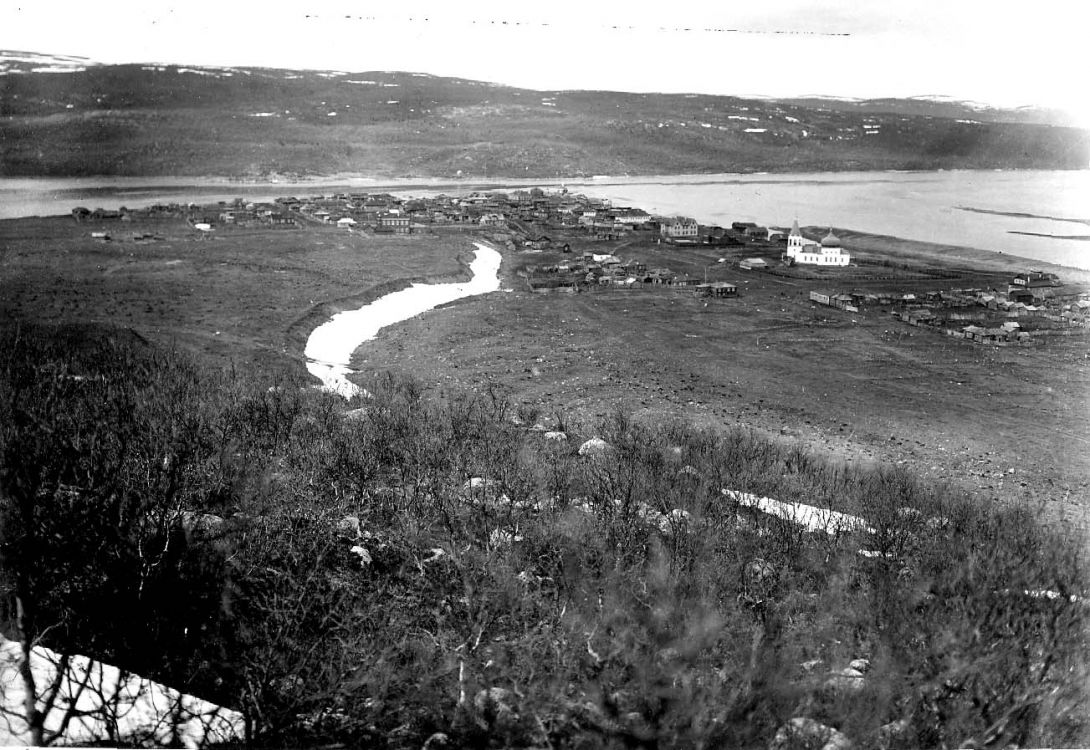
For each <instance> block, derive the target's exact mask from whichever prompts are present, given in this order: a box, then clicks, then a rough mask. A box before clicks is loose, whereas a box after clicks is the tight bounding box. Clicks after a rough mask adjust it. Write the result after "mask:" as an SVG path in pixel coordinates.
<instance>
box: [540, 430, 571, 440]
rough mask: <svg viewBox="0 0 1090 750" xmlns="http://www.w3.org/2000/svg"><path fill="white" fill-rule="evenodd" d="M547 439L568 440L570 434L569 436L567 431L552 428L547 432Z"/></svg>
mask: <svg viewBox="0 0 1090 750" xmlns="http://www.w3.org/2000/svg"><path fill="white" fill-rule="evenodd" d="M545 439H546V440H567V439H568V436H567V434H566V433H563V432H559V431H557V430H550V431H549V432H546V433H545Z"/></svg>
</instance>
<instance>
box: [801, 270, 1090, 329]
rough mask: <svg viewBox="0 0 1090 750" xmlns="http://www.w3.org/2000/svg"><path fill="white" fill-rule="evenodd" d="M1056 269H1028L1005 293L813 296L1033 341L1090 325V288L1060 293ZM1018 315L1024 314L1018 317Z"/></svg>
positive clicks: (854, 308)
mask: <svg viewBox="0 0 1090 750" xmlns="http://www.w3.org/2000/svg"><path fill="white" fill-rule="evenodd" d="M1058 286H1060V280H1059V278H1058V277H1057V276H1056V275H1055V274H1051V273H1043V272H1041V271H1030V272H1027V273H1023V274H1019V275H1018V276H1016V277H1015V278H1014V279H1012V280H1011V282H1010V284H1009V285H1008V291H1007V293H1006V294H1003V293H1002V292H1000V291H998V290H995V289H950V290H942V291H930V292H922V293H919V294H916V293H882V292H860V291H853V292H842V293H836V292H826V291H812V292H810V300H811V301H812V302H816V303H818V304H821V305H829V306H830V307H836V308H839V309H841V310H845V311H847V312H859V311H860V310H861V309H863V308H864V307H866V306H874V305H879V306H888V307H892V308H894V309H892V310H891V311H890V312H891V314H892V315H893V317H894V318H895V319H897V320H900V321H902V322H904V323H908V324H909V325H913V326H924V327H929V328H935V329H941V330H943V331H944V332H945V333H946V334H947V335H949V336H953V337H955V338H964V339H969V340H971V341H977V342H980V343H988V344H997V345H1002V344H1011V343H1017V344H1029V343H1032V342H1031V338H1030V332H1029V331H1026V330H1024V329H1023V327H1024V325H1031V326H1033V327H1034V328H1035V329H1036V330H1044V329H1052V330H1055V329H1064V328H1072V327H1090V293H1080V294H1073V295H1070V294H1069V295H1063V296H1060V295H1057V294H1056V288H1057V287H1058ZM1019 319H1020V320H1019Z"/></svg>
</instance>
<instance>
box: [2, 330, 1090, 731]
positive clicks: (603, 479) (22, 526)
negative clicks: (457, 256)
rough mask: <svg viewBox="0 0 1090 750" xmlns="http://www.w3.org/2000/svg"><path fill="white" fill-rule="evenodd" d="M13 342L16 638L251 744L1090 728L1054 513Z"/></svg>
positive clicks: (95, 350)
mask: <svg viewBox="0 0 1090 750" xmlns="http://www.w3.org/2000/svg"><path fill="white" fill-rule="evenodd" d="M0 351H2V352H4V354H3V355H2V362H0V457H2V463H0V512H2V513H3V527H2V536H0V554H2V558H0V561H2V569H0V585H2V586H3V589H2V593H3V600H2V607H3V609H2V612H0V613H2V614H3V615H4V623H3V628H4V631H5V632H6V633H8V634H9V636H12V637H14V636H15V635H18V636H19V637H20V638H22V639H24V640H26V641H28V642H33V643H42V644H45V645H49V646H51V647H52V648H54V649H57V650H58V651H61V652H67V653H83V654H88V655H92V656H94V657H96V658H99V659H102V660H105V661H109V662H112V663H116V664H119V665H122V666H124V667H125V668H127V669H131V670H133V671H138V672H140V673H143V674H145V675H147V676H149V677H153V678H155V679H158V680H160V681H162V682H165V683H167V684H169V685H172V686H175V687H178V688H179V689H182V690H185V691H187V692H191V693H195V694H197V695H200V696H201V697H204V698H206V699H209V700H214V701H216V702H219V703H221V704H224V705H226V706H229V707H232V708H236V709H238V710H240V711H242V712H243V713H244V715H245V716H246V719H247V728H248V733H249V738H248V739H249V741H250V742H252V743H254V744H257V745H277V744H279V745H285V744H286V745H293V746H298V745H303V744H311V743H314V744H318V743H326V742H345V743H349V744H355V745H360V746H369V747H370V746H389V747H420V746H422V745H424V744H425V743H426V742H428V741H429V738H431V742H432V746H437V745H438V744H439V743H440V741H441V739H442V738H441V737H438V736H437V735H439V734H442V735H445V738H446V741H447V743H448V745H449V746H465V747H492V746H533V747H546V746H553V747H559V746H571V747H601V746H617V747H622V746H624V747H631V746H645V747H651V746H654V747H660V746H662V747H713V746H736V747H763V746H765V745H767V744H768V743H769V741H770V740H772V738H773V736H774V735H775V734H776V731H777V729H778V728H779V727H781V726H782V725H784V723H785V722H786V721H787V720H789V719H791V718H793V717H806V718H810V719H814V720H816V721H819V722H821V723H822V724H825V725H828V726H832V727H836V728H838V729H840V730H841V731H842V732H844V733H845V734H846V735H847V736H849V737H851V738H853V739H855V740H857V741H858V742H861V743H874V744H882V745H884V746H886V747H896V746H903V747H922V746H936V747H937V746H955V745H959V744H961V743H965V742H975V743H978V744H980V745H984V744H989V746H1002V745H1003V744H1024V743H1034V744H1039V745H1063V744H1079V743H1082V744H1086V742H1087V741H1088V740H1090V729H1088V727H1087V726H1086V720H1085V718H1084V717H1085V715H1086V713H1087V712H1086V710H1085V709H1086V703H1085V694H1084V692H1083V690H1082V687H1083V684H1084V682H1085V678H1086V676H1087V673H1086V664H1085V659H1084V654H1085V653H1086V650H1085V649H1086V645H1087V644H1086V639H1085V632H1084V628H1085V619H1084V614H1085V609H1084V601H1083V600H1082V599H1081V598H1080V597H1081V596H1082V592H1083V591H1084V590H1085V585H1084V584H1085V580H1084V574H1083V568H1082V563H1081V560H1080V559H1079V554H1078V551H1079V548H1080V545H1079V543H1078V541H1077V540H1073V539H1068V538H1065V537H1064V536H1063V535H1062V534H1061V533H1060V532H1058V531H1057V530H1056V529H1054V528H1050V527H1047V526H1045V525H1042V524H1041V523H1039V522H1038V519H1037V518H1036V517H1035V514H1034V513H1032V512H1031V511H1030V510H1027V509H1024V508H1001V507H994V506H988V505H986V504H982V503H981V502H979V501H975V500H973V499H971V498H966V497H962V496H959V495H958V494H957V493H955V492H952V491H951V490H949V489H947V488H944V487H936V486H930V485H925V484H923V483H921V482H919V481H917V480H915V479H914V478H913V477H911V476H910V475H908V474H906V473H905V472H904V471H901V470H899V469H891V468H883V469H878V470H865V469H861V468H853V467H847V466H844V465H839V464H836V465H834V464H831V463H828V462H824V461H821V460H818V459H816V458H815V457H813V456H811V455H808V454H806V453H805V452H803V451H801V450H799V449H798V448H797V447H792V446H784V445H780V444H775V443H772V442H769V441H767V440H764V439H761V438H759V437H757V436H755V435H754V434H752V433H750V432H748V431H746V430H744V429H731V430H726V431H719V432H713V431H708V430H698V429H694V428H692V427H691V426H687V425H685V424H683V423H666V424H645V423H641V422H634V421H632V420H630V419H628V418H627V417H625V416H624V415H620V414H618V415H613V416H611V417H610V418H609V419H607V420H604V421H603V422H602V423H600V424H593V425H591V424H580V423H575V422H574V421H572V420H568V422H567V423H564V422H563V420H562V419H561V422H560V424H559V426H561V427H563V428H564V431H565V434H566V437H567V439H566V440H565V439H561V438H560V437H559V436H557V435H555V434H550V435H548V436H546V435H545V433H544V432H543V431H542V430H540V429H535V428H534V426H532V425H531V424H530V423H528V421H527V418H529V417H535V416H537V415H536V414H533V413H532V412H529V411H527V410H525V409H522V410H518V409H512V407H511V405H510V401H509V399H508V398H506V397H505V395H504V394H502V393H500V392H498V391H497V390H495V389H487V390H484V391H481V392H457V393H450V392H435V391H432V390H429V389H426V388H424V387H423V386H422V385H421V384H420V383H418V382H416V381H414V380H412V379H411V378H407V377H401V376H393V375H389V376H385V377H383V378H379V379H378V380H377V381H376V382H374V383H369V384H367V385H368V389H369V390H370V391H371V393H372V397H371V398H370V399H368V400H366V401H360V402H359V403H353V404H348V405H345V404H344V403H343V402H340V401H338V400H337V399H336V398H334V397H332V396H329V395H326V394H321V393H318V392H316V391H314V390H313V389H310V388H306V387H300V385H301V384H298V383H290V382H281V383H276V384H271V385H270V384H268V383H258V382H256V379H253V378H246V377H243V376H242V375H240V374H238V373H221V372H210V371H208V370H205V369H202V368H201V367H199V366H197V365H196V364H194V363H193V362H192V361H190V360H189V359H187V358H186V357H184V356H182V355H179V354H177V353H173V352H163V351H161V350H158V349H155V348H153V347H150V346H147V345H145V344H143V343H141V342H138V341H135V340H132V339H131V338H130V337H127V336H126V335H124V334H123V333H121V332H117V331H106V332H102V331H88V330H76V331H71V330H67V331H53V330H46V329H40V330H29V331H22V332H20V333H19V334H17V335H9V336H8V337H7V339H6V340H5V341H3V342H2V343H0ZM520 416H521V417H522V419H520V418H519V417H520ZM555 421H556V420H554V422H555ZM556 426H557V425H555V424H554V427H556ZM591 436H595V437H599V438H601V439H602V440H604V441H605V443H606V444H607V446H606V447H604V448H602V449H601V450H599V451H597V452H590V454H589V455H580V453H579V451H578V448H579V446H580V444H581V442H582V441H583V440H584V439H586V438H589V437H591ZM724 488H726V489H730V490H736V491H739V492H748V493H755V494H758V495H766V496H770V497H773V498H776V499H778V500H781V501H784V502H801V503H806V504H809V505H813V506H820V507H824V508H832V509H835V510H839V511H843V512H847V513H851V514H855V515H858V516H862V517H863V518H864V519H865V520H866V524H867V525H868V526H869V527H870V528H869V529H867V530H862V529H854V530H848V529H830V531H832V532H833V533H826V532H825V531H819V532H808V531H806V530H805V529H804V528H803V527H802V526H800V525H799V524H796V523H793V522H792V521H790V520H784V519H779V518H775V517H773V516H770V515H765V514H762V513H758V512H756V511H755V510H753V509H751V508H748V507H744V505H742V504H740V503H739V502H738V501H737V499H736V496H733V495H730V494H724V493H723V492H722V490H723V489H724ZM859 659H865V660H866V663H859V662H856V664H855V667H856V668H857V671H856V672H845V671H844V670H845V669H847V668H848V667H849V665H850V664H851V663H852V662H853V661H854V660H859ZM860 672H863V674H862V676H859V674H860ZM42 739H43V740H48V739H50V738H49V737H47V736H43V737H42Z"/></svg>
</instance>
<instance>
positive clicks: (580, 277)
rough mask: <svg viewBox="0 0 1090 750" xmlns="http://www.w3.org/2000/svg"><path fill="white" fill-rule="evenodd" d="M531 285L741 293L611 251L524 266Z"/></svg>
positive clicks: (540, 289)
mask: <svg viewBox="0 0 1090 750" xmlns="http://www.w3.org/2000/svg"><path fill="white" fill-rule="evenodd" d="M522 275H523V276H524V277H525V278H526V281H527V284H528V285H529V287H530V289H531V290H533V291H537V292H547V291H553V290H563V291H577V290H579V289H583V288H586V287H588V286H599V287H602V286H618V287H628V288H632V287H636V286H644V285H653V286H677V287H691V288H693V290H694V291H695V292H696V293H697V294H701V295H703V296H708V297H733V296H736V295H737V293H738V288H737V286H735V285H734V284H731V283H729V282H726V281H714V282H708V281H706V280H701V279H699V278H696V277H693V276H686V275H683V274H678V273H675V272H674V271H672V270H671V269H669V268H665V267H655V268H648V267H647V265H646V264H645V263H643V262H641V261H638V260H635V259H630V260H621V259H620V258H618V257H617V256H615V255H612V254H597V253H583V255H582V257H581V259H579V260H572V261H568V262H563V263H555V264H548V265H541V266H535V265H529V266H526V267H525V268H524V269H523V270H522Z"/></svg>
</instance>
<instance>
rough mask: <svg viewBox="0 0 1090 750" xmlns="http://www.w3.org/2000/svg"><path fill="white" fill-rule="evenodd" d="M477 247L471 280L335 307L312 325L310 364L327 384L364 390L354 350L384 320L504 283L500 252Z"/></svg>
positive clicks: (343, 391)
mask: <svg viewBox="0 0 1090 750" xmlns="http://www.w3.org/2000/svg"><path fill="white" fill-rule="evenodd" d="M473 244H474V245H476V246H477V250H476V252H475V253H474V258H473V261H472V262H471V263H470V264H469V270H470V272H471V273H472V274H473V275H472V278H470V280H469V281H456V282H450V283H446V284H413V285H412V286H409V287H407V288H405V289H401V290H399V291H396V292H391V293H390V294H387V295H385V296H383V297H379V298H378V299H376V300H375V301H374V302H371V303H369V304H367V305H364V306H363V307H361V308H359V309H358V310H346V311H345V312H341V313H337V314H336V315H334V316H333V317H332V318H330V319H329V320H328V321H326V322H325V323H323V324H322V325H320V326H318V327H317V328H315V329H314V331H313V332H312V333H311V334H310V338H308V339H307V345H306V349H305V350H304V351H303V354H304V356H305V357H306V360H307V370H308V371H309V372H310V373H311V374H312V375H314V376H315V377H316V378H318V379H319V380H321V381H322V387H323V388H325V389H326V390H329V391H332V392H334V393H338V394H340V395H341V396H344V397H345V398H350V397H351V396H353V395H356V394H357V393H359V392H360V389H359V387H358V386H356V385H355V384H354V383H352V382H351V381H349V380H348V375H349V373H351V372H352V368H351V365H350V362H351V359H352V352H354V351H355V350H356V349H357V348H358V347H359V346H360V344H362V343H364V342H365V341H370V340H371V339H373V338H375V336H376V335H378V332H379V331H380V330H382V329H383V328H385V327H386V326H389V325H393V324H394V323H399V322H401V321H403V320H408V319H409V318H413V317H415V316H417V315H420V314H421V313H424V312H427V311H428V310H431V309H433V308H435V307H438V306H439V305H443V304H446V303H448V302H453V301H454V300H457V299H462V298H463V297H472V296H475V295H478V294H486V293H488V292H494V291H496V290H497V289H499V288H500V277H499V271H500V260H501V256H500V254H499V253H498V252H497V251H496V250H495V249H493V248H491V247H489V246H488V245H484V244H482V243H480V242H474V243H473Z"/></svg>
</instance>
